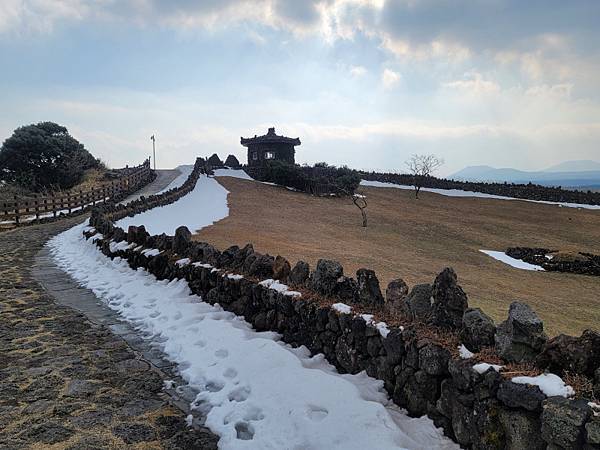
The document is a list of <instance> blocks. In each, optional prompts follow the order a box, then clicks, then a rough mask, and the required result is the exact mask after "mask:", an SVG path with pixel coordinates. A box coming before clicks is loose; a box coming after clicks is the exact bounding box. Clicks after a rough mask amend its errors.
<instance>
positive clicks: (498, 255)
mask: <svg viewBox="0 0 600 450" xmlns="http://www.w3.org/2000/svg"><path fill="white" fill-rule="evenodd" d="M479 251H480V252H482V253H485V254H486V255H488V256H491V257H492V258H494V259H497V260H498V261H501V262H503V263H504V264H508V265H509V266H512V267H515V268H516V269H523V270H537V271H541V272H543V271H544V268H543V267H542V266H536V265H535V264H529V263H528V262H525V261H521V260H520V259H515V258H511V257H510V256H508V255H507V254H506V253H504V252H498V251H495V250H479Z"/></svg>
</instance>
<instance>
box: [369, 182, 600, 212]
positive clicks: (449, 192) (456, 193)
mask: <svg viewBox="0 0 600 450" xmlns="http://www.w3.org/2000/svg"><path fill="white" fill-rule="evenodd" d="M360 185H361V186H370V187H384V188H394V189H410V190H413V189H414V188H415V187H414V186H408V185H403V184H395V183H384V182H382V181H368V180H361V182H360ZM421 191H425V192H433V193H434V194H440V195H445V196H447V197H477V198H490V199H496V200H521V201H524V202H532V203H542V204H545V205H558V206H559V207H563V206H566V207H568V208H583V209H600V205H587V204H585V203H569V202H549V201H545V200H528V199H525V198H515V197H506V196H504V195H494V194H485V193H483V192H473V191H463V190H461V189H436V188H421Z"/></svg>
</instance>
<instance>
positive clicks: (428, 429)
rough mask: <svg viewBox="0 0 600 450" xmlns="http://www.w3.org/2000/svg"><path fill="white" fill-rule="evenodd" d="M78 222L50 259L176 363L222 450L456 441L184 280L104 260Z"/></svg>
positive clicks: (374, 384)
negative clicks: (192, 288) (194, 291)
mask: <svg viewBox="0 0 600 450" xmlns="http://www.w3.org/2000/svg"><path fill="white" fill-rule="evenodd" d="M83 226H84V225H80V226H77V227H74V228H72V229H70V230H67V231H66V232H64V233H61V234H59V235H58V236H56V237H54V238H53V239H52V240H51V241H50V243H49V247H50V249H51V252H52V255H53V257H54V259H55V261H56V263H57V264H58V266H59V267H61V268H62V269H63V270H65V271H66V272H67V273H69V274H70V275H71V276H72V277H73V278H74V279H75V280H76V281H77V282H78V283H79V284H80V285H82V286H84V287H86V288H88V289H91V290H92V291H93V292H94V293H95V295H96V296H97V297H98V298H99V299H101V301H103V302H105V303H107V305H108V306H109V307H110V308H112V309H114V310H116V311H118V312H119V313H120V315H121V316H122V317H123V318H124V319H125V320H128V321H130V322H132V323H133V324H134V325H135V327H136V329H137V330H138V331H139V332H140V333H142V335H143V336H146V337H147V338H148V339H154V341H153V344H154V345H156V346H157V347H158V348H160V349H161V350H162V351H163V352H164V353H165V354H166V355H167V356H168V358H169V359H170V360H171V361H172V362H174V363H175V364H177V365H178V367H179V373H180V375H181V377H182V379H183V380H184V381H185V382H186V383H188V384H189V386H190V387H191V388H193V389H195V390H197V391H199V394H198V396H197V398H196V399H195V401H194V402H193V404H192V406H193V408H196V409H198V410H200V411H201V412H203V413H204V414H206V425H207V426H208V427H209V428H210V429H211V430H212V431H213V432H215V433H216V434H218V435H219V436H220V442H219V448H220V449H224V450H230V449H231V450H238V449H284V448H286V449H315V450H316V449H345V450H346V449H347V450H353V449H356V450H358V449H365V448H373V449H381V450H384V449H397V448H410V449H438V450H442V449H444V450H449V449H458V448H459V447H458V446H457V445H456V444H455V443H453V442H451V441H450V440H449V439H448V438H446V437H444V436H443V434H442V432H441V430H439V429H436V428H435V427H434V425H433V423H432V422H431V420H429V419H427V418H426V417H421V418H416V419H414V418H410V417H408V416H407V415H406V414H405V413H403V411H402V410H401V409H400V408H398V407H397V406H395V405H394V404H393V403H392V402H391V401H390V400H389V398H388V397H387V394H386V393H385V391H384V390H383V382H382V381H379V380H375V379H373V378H370V377H368V376H367V375H366V374H365V373H364V372H362V373H360V374H357V375H340V374H338V373H337V372H336V370H335V368H334V367H333V366H331V365H330V364H329V363H327V362H326V360H325V359H324V356H323V355H316V356H313V357H311V356H310V353H309V351H308V349H306V348H305V347H300V348H296V349H294V348H292V347H291V346H289V345H286V344H284V343H282V342H281V341H280V336H279V335H278V334H276V333H272V332H256V331H254V330H253V329H252V328H251V326H250V325H249V324H248V323H247V322H245V321H244V320H243V318H241V317H238V316H235V315H234V314H233V313H230V312H227V311H224V310H223V309H222V308H221V307H219V306H218V305H210V304H208V303H205V302H203V301H202V299H201V298H200V297H198V296H196V295H192V294H191V291H190V289H189V286H188V284H187V282H186V281H185V280H173V281H171V282H168V281H167V280H163V281H158V280H157V279H156V278H155V277H154V276H153V275H151V274H149V273H148V272H146V271H145V270H143V269H141V268H139V269H137V270H133V269H131V268H130V267H129V265H128V264H127V262H126V261H125V260H123V259H121V258H115V259H114V260H111V259H109V258H107V257H106V256H104V255H103V254H102V253H101V252H100V251H99V250H98V248H96V246H95V245H93V244H91V243H90V242H89V241H85V239H84V237H83V236H82V228H83Z"/></svg>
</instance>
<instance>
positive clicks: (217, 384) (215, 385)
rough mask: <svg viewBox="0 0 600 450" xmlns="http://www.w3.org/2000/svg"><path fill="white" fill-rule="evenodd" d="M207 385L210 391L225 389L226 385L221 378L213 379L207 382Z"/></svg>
mask: <svg viewBox="0 0 600 450" xmlns="http://www.w3.org/2000/svg"><path fill="white" fill-rule="evenodd" d="M205 387H206V390H207V391H208V392H219V391H221V390H223V388H224V387H225V383H223V382H222V381H219V380H211V381H209V382H208V383H206V386H205Z"/></svg>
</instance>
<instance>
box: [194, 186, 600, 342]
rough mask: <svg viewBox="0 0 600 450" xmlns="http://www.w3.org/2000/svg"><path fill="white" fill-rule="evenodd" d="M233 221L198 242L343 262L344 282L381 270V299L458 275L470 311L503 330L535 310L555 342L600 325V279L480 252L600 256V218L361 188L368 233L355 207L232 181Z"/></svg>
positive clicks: (595, 214) (529, 205)
mask: <svg viewBox="0 0 600 450" xmlns="http://www.w3.org/2000/svg"><path fill="white" fill-rule="evenodd" d="M218 180H219V182H220V183H222V184H223V185H224V186H225V187H226V188H227V189H228V190H229V191H230V195H229V197H228V201H229V206H230V215H229V217H227V218H226V219H223V220H221V221H220V222H218V223H217V224H215V225H214V226H211V227H208V228H205V229H203V230H202V231H201V232H200V233H199V234H198V235H196V239H199V240H206V241H208V242H210V243H212V244H214V245H216V246H217V247H218V248H220V249H224V248H226V247H228V246H230V245H233V244H237V245H240V246H241V245H245V244H246V243H247V242H252V244H253V245H254V248H255V250H257V251H260V252H264V253H269V254H272V255H277V254H281V255H282V256H285V257H286V258H288V259H289V260H290V263H292V264H294V263H295V262H296V261H297V260H299V259H303V260H306V261H308V262H309V263H310V264H311V267H313V268H314V265H315V264H316V261H317V260H318V259H319V258H329V259H337V260H339V261H340V262H341V263H342V264H343V266H344V271H345V273H346V274H349V275H352V276H354V275H355V271H356V270H357V269H358V268H360V267H367V268H371V269H374V270H375V271H376V273H377V275H378V277H379V280H380V283H381V286H382V290H385V286H387V283H388V282H389V281H390V280H391V279H393V278H397V277H399V278H402V279H404V280H405V281H406V282H407V283H408V284H409V286H413V285H415V284H418V283H425V282H429V283H431V282H432V281H433V279H434V278H435V276H436V274H437V273H439V272H440V271H441V270H442V269H443V268H444V267H446V266H451V267H453V268H454V269H455V270H456V272H457V273H458V277H459V283H460V284H461V285H462V287H463V288H464V289H465V291H466V292H467V294H468V296H469V304H470V305H471V306H476V307H481V308H482V309H483V310H484V311H485V312H486V313H488V314H489V315H491V316H492V317H493V318H494V319H495V320H496V321H501V320H504V318H505V317H506V313H507V310H508V306H509V304H510V303H511V302H512V301H514V300H521V301H525V302H527V303H529V304H530V305H531V306H532V307H533V308H534V309H535V310H536V311H537V312H538V314H539V315H540V316H541V317H542V318H543V320H544V322H545V324H546V329H547V332H548V333H549V334H550V335H554V334H558V333H569V334H579V333H580V332H581V331H582V330H584V329H585V328H595V329H598V328H599V326H598V324H599V323H600V278H599V277H590V276H582V275H571V274H561V273H546V272H530V271H524V270H519V269H514V268H512V267H510V266H507V265H505V264H503V263H501V262H498V261H496V260H494V259H492V258H490V257H489V256H487V255H485V254H483V253H481V252H479V249H486V250H504V249H506V247H509V246H517V245H522V246H530V247H549V248H552V249H560V250H576V251H579V250H582V251H588V252H592V253H600V211H590V210H578V209H573V208H559V207H557V206H554V205H544V204H536V203H531V202H525V201H505V200H489V199H481V198H451V197H445V196H441V195H438V194H432V193H428V192H423V193H421V195H420V198H419V199H418V200H416V199H415V198H414V194H413V193H412V192H411V191H404V190H400V189H387V188H361V190H362V191H363V193H365V194H366V195H367V197H368V201H369V206H368V216H369V227H368V229H366V230H365V229H364V228H362V227H361V226H360V225H361V218H360V213H359V211H358V209H357V208H356V207H355V206H354V205H353V204H352V202H351V201H350V200H349V199H336V198H316V197H311V196H308V195H305V194H301V193H296V192H291V191H288V190H286V189H283V188H280V187H274V186H268V185H264V184H260V183H256V182H252V181H246V180H240V179H235V178H229V177H220V178H218Z"/></svg>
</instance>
